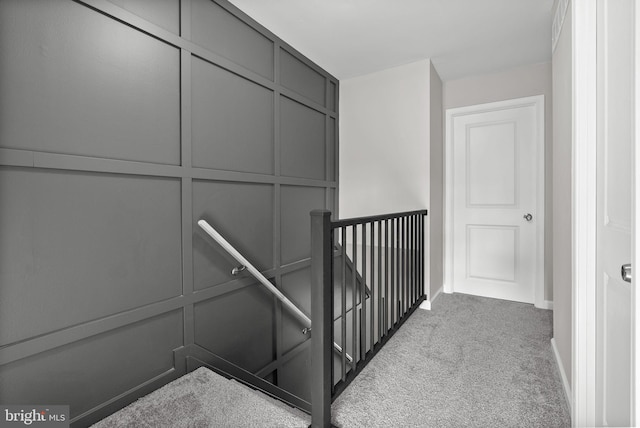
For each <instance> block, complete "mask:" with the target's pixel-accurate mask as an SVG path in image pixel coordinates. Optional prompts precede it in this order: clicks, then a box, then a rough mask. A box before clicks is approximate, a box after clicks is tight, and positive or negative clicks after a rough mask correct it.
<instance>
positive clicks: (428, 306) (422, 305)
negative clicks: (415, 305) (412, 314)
mask: <svg viewBox="0 0 640 428" xmlns="http://www.w3.org/2000/svg"><path fill="white" fill-rule="evenodd" d="M441 292H442V287H440V288H438V291H436V292H435V293H433V296H431V299H429V300H425V301H424V302H422V303H420V309H425V310H427V311H430V310H431V305H432V304H433V302H434V301H435V300H436V298H437V297H438V296H439V295H440V293H441Z"/></svg>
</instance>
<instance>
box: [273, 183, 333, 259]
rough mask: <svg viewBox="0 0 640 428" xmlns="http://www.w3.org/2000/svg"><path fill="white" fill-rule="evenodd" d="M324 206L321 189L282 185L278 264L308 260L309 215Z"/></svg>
mask: <svg viewBox="0 0 640 428" xmlns="http://www.w3.org/2000/svg"><path fill="white" fill-rule="evenodd" d="M324 207H325V200H324V188H312V187H302V186H282V195H281V206H280V212H281V222H280V223H281V224H280V230H281V247H282V250H281V251H282V254H281V258H282V264H288V263H292V262H295V261H298V260H303V259H307V258H309V257H311V216H310V214H309V213H310V212H311V211H312V210H315V209H323V208H324Z"/></svg>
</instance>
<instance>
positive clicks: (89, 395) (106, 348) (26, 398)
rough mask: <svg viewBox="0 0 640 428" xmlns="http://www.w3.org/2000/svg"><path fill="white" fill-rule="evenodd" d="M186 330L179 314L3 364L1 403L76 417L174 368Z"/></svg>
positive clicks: (167, 314)
mask: <svg viewBox="0 0 640 428" xmlns="http://www.w3.org/2000/svg"><path fill="white" fill-rule="evenodd" d="M32 315H33V314H32ZM182 329H183V326H182V311H180V310H178V311H173V312H169V313H166V314H162V315H159V316H157V317H154V318H151V319H148V320H144V321H141V322H138V323H135V324H131V325H128V326H126V327H122V328H119V329H116V330H112V331H109V332H106V333H103V334H100V335H97V336H93V337H90V338H88V339H85V340H81V341H78V342H75V343H72V344H69V345H66V346H63V347H60V348H55V349H52V350H50V351H46V352H44V353H41V354H36V355H34V356H32V357H29V358H25V359H22V360H19V361H16V362H14V363H11V364H7V365H4V366H1V367H0V402H1V403H16V404H28V403H46V404H63V405H71V406H70V407H71V417H72V418H73V417H76V416H78V415H80V414H82V413H84V412H86V411H88V410H90V409H92V408H93V407H96V406H98V405H100V404H102V403H104V402H106V401H107V400H111V399H113V398H115V397H117V396H118V395H120V394H123V393H125V392H127V391H128V390H130V389H132V388H134V387H137V386H138V385H140V384H142V383H143V382H146V381H148V380H150V379H152V378H154V377H156V376H158V375H160V374H162V373H164V372H166V371H168V370H170V369H172V368H173V363H174V360H173V350H174V349H175V348H178V347H179V346H181V345H182Z"/></svg>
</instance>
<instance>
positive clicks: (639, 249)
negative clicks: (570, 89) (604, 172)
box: [631, 3, 640, 426]
mask: <svg viewBox="0 0 640 428" xmlns="http://www.w3.org/2000/svg"><path fill="white" fill-rule="evenodd" d="M634 26H635V61H634V62H635V64H634V67H635V76H636V78H635V82H634V83H635V91H634V92H635V94H634V95H635V97H634V98H635V100H634V104H635V105H634V108H635V129H634V134H635V135H634V139H635V141H634V144H632V148H631V150H632V153H633V154H632V156H633V159H634V163H633V165H634V167H633V172H632V174H633V182H632V188H633V190H632V192H633V193H632V194H633V195H634V198H635V199H634V203H633V204H632V210H633V212H632V215H633V219H634V220H633V238H632V239H633V243H632V245H631V257H632V259H631V263H632V264H631V266H632V269H633V271H632V274H635V275H637V273H636V272H638V268H640V227H639V226H640V167H639V165H640V150H638V149H637V147H638V144H640V79H639V78H638V73H639V72H640V7H638V4H637V3H635V22H634ZM638 284H639V282H638V280H637V276H636V277H635V278H632V286H631V298H632V302H633V306H632V307H633V311H632V312H631V317H632V322H631V335H632V340H633V342H632V347H631V353H632V356H631V358H632V359H631V379H632V381H631V400H632V401H631V424H632V425H635V426H637V425H638V424H639V423H640V376H639V375H638V372H640V291H639V290H638Z"/></svg>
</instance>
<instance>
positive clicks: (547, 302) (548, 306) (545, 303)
mask: <svg viewBox="0 0 640 428" xmlns="http://www.w3.org/2000/svg"><path fill="white" fill-rule="evenodd" d="M536 308H538V309H548V310H550V311H552V310H553V300H543V301H542V304H540V305H536Z"/></svg>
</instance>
